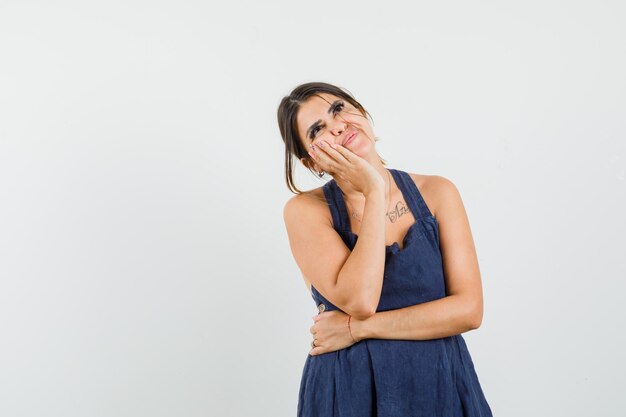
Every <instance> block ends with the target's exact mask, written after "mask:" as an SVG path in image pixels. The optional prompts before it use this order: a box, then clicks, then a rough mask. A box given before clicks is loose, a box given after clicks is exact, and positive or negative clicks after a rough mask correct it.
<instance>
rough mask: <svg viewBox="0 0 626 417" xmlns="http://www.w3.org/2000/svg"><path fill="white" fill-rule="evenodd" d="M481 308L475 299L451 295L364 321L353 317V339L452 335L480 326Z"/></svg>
mask: <svg viewBox="0 0 626 417" xmlns="http://www.w3.org/2000/svg"><path fill="white" fill-rule="evenodd" d="M481 310H482V308H481V307H480V306H479V305H478V302H477V301H476V300H470V299H468V298H467V297H464V296H460V295H451V296H448V297H444V298H440V299H438V300H434V301H429V302H427V303H423V304H416V305H413V306H409V307H404V308H399V309H397V310H389V311H382V312H378V313H376V314H374V315H373V316H372V317H369V318H366V319H364V320H359V319H356V318H354V317H353V318H352V319H351V321H350V327H351V328H352V336H353V337H354V339H355V340H357V341H360V340H363V339H397V340H426V339H437V338H440V337H447V336H452V335H455V334H460V333H464V332H467V331H469V330H473V329H477V328H478V327H480V323H481V321H482V312H481Z"/></svg>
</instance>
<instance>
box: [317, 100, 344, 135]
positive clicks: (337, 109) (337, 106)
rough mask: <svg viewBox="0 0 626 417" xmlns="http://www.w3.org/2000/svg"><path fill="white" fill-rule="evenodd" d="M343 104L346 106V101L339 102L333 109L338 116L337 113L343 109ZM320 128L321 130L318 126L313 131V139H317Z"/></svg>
mask: <svg viewBox="0 0 626 417" xmlns="http://www.w3.org/2000/svg"><path fill="white" fill-rule="evenodd" d="M343 106H344V103H337V104H336V105H335V108H334V109H333V114H334V115H335V116H336V115H337V113H339V112H340V111H341V110H343ZM319 130H320V127H319V126H318V127H316V128H315V129H313V130H312V131H311V140H312V139H315V136H316V135H317V132H319Z"/></svg>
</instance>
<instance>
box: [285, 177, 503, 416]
mask: <svg viewBox="0 0 626 417" xmlns="http://www.w3.org/2000/svg"><path fill="white" fill-rule="evenodd" d="M389 171H390V172H391V174H392V176H393V179H394V181H395V183H396V185H397V186H398V188H399V189H400V191H401V192H402V195H403V196H404V199H405V201H406V203H407V204H408V206H409V209H410V210H411V213H412V214H413V217H414V218H415V222H414V223H413V224H412V225H411V227H410V228H409V229H408V231H407V233H406V235H405V237H404V239H403V242H402V248H400V246H399V245H398V243H397V242H394V243H393V244H392V245H389V246H387V247H386V257H385V273H384V280H383V287H382V293H381V296H380V302H379V304H378V308H377V311H385V310H394V309H398V308H402V307H408V306H411V305H414V304H420V303H425V302H428V301H432V300H437V299H439V298H443V297H445V296H446V288H445V281H444V273H443V264H442V258H441V252H440V249H439V223H438V221H437V220H436V219H435V217H434V216H433V215H432V214H431V212H430V210H429V209H428V207H427V206H426V203H425V202H424V199H423V198H422V196H421V194H420V192H419V190H418V188H417V186H416V184H415V182H414V181H413V179H412V178H411V177H410V175H409V174H407V173H406V172H404V171H400V170H395V169H389ZM323 190H324V196H325V198H326V202H327V203H328V205H329V208H330V211H331V214H332V219H333V227H334V228H335V230H336V231H337V233H339V235H340V236H341V238H342V239H343V241H344V242H345V243H346V245H347V246H348V247H349V248H350V250H352V249H354V245H355V244H356V241H357V238H358V236H357V235H356V234H354V233H353V232H352V231H351V226H350V219H349V217H348V210H347V209H346V205H345V201H344V199H343V195H342V193H341V190H340V188H339V186H338V185H337V183H336V181H335V180H334V179H332V180H330V181H329V182H327V183H326V184H324V187H323ZM311 295H312V297H313V300H314V301H315V303H316V305H317V306H318V308H319V309H320V310H325V311H331V310H338V308H337V307H336V306H334V305H333V304H332V303H331V302H330V301H328V300H327V299H326V298H324V296H322V295H321V294H320V293H319V292H318V291H317V290H316V289H315V288H314V287H311ZM297 415H298V417H418V416H424V417H444V416H445V417H457V416H459V417H461V416H471V417H478V416H482V417H487V416H489V417H491V416H492V413H491V409H490V407H489V405H488V404H487V401H486V399H485V396H484V394H483V391H482V389H481V387H480V383H479V381H478V377H477V375H476V372H475V370H474V364H473V362H472V358H471V357H470V353H469V351H468V349H467V346H466V344H465V340H464V339H463V336H462V335H461V334H457V335H454V336H450V337H444V338H438V339H430V340H390V339H364V340H361V341H360V342H358V343H355V344H353V345H352V346H349V347H347V348H345V349H340V350H337V351H334V352H327V353H323V354H320V355H315V356H313V355H310V354H309V355H308V356H307V358H306V361H305V364H304V369H303V372H302V379H301V382H300V391H299V397H298V414H297Z"/></svg>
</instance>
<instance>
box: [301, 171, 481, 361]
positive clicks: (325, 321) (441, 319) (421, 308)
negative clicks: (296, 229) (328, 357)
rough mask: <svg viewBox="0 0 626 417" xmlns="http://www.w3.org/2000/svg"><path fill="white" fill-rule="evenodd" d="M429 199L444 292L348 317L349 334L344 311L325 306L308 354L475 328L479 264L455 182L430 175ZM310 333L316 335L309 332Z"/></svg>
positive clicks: (478, 320)
mask: <svg viewBox="0 0 626 417" xmlns="http://www.w3.org/2000/svg"><path fill="white" fill-rule="evenodd" d="M423 187H424V191H426V189H430V190H432V191H430V192H429V193H428V194H429V202H430V205H431V206H432V207H436V208H437V209H436V217H437V221H438V222H439V241H440V250H441V254H442V260H443V269H444V277H445V284H446V297H443V298H440V299H438V300H433V301H429V302H425V303H422V304H416V305H412V306H409V307H404V308H400V309H396V310H389V311H382V312H377V313H375V314H374V315H373V316H371V317H360V318H356V317H352V318H351V321H350V329H351V330H352V337H353V338H354V340H352V338H347V337H346V335H347V336H349V330H350V329H348V327H347V319H348V316H347V315H346V314H344V313H342V312H337V311H331V312H324V313H321V314H320V315H318V316H317V317H315V318H314V320H315V324H314V325H313V327H312V328H311V333H314V334H317V335H318V339H319V340H318V342H319V343H316V346H319V347H316V348H315V349H313V350H312V351H311V352H313V353H312V354H319V353H325V352H329V351H333V350H335V349H341V348H344V347H346V346H349V344H347V343H348V342H349V343H354V342H355V341H360V340H362V339H372V338H375V339H398V340H426V339H436V338H441V337H447V336H451V335H455V334H460V333H463V332H466V331H468V330H472V329H477V328H478V327H479V326H480V324H481V322H482V316H483V297H482V284H481V278H480V270H479V267H478V260H477V256H476V250H475V247H474V241H473V238H472V233H471V230H470V226H469V221H468V218H467V215H466V212H465V208H464V206H463V202H462V201H461V196H460V195H459V192H458V190H457V189H456V187H455V186H454V184H453V183H452V182H451V181H449V180H447V179H446V178H444V177H440V176H433V177H432V179H431V180H429V181H428V184H427V185H426V184H424V185H423ZM314 337H315V336H314Z"/></svg>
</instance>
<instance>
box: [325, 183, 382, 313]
mask: <svg viewBox="0 0 626 417" xmlns="http://www.w3.org/2000/svg"><path fill="white" fill-rule="evenodd" d="M384 197H385V195H384V190H383V189H382V188H375V189H373V190H372V191H371V192H370V193H369V194H368V195H366V196H365V208H364V211H363V218H362V221H361V228H360V230H359V238H358V240H357V243H356V245H355V246H354V249H353V250H352V251H351V253H350V256H349V257H348V259H347V260H346V262H345V263H344V265H343V267H342V268H341V271H340V272H339V276H338V277H337V287H342V288H343V290H342V291H340V292H342V293H344V294H350V300H351V301H350V304H351V306H350V310H351V311H354V312H359V314H357V316H358V317H359V318H365V317H370V316H371V315H372V314H374V312H375V311H376V307H377V306H378V302H379V300H380V294H381V291H382V286H383V275H384V270H385V249H384V248H385V207H384V203H385V198H384Z"/></svg>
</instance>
